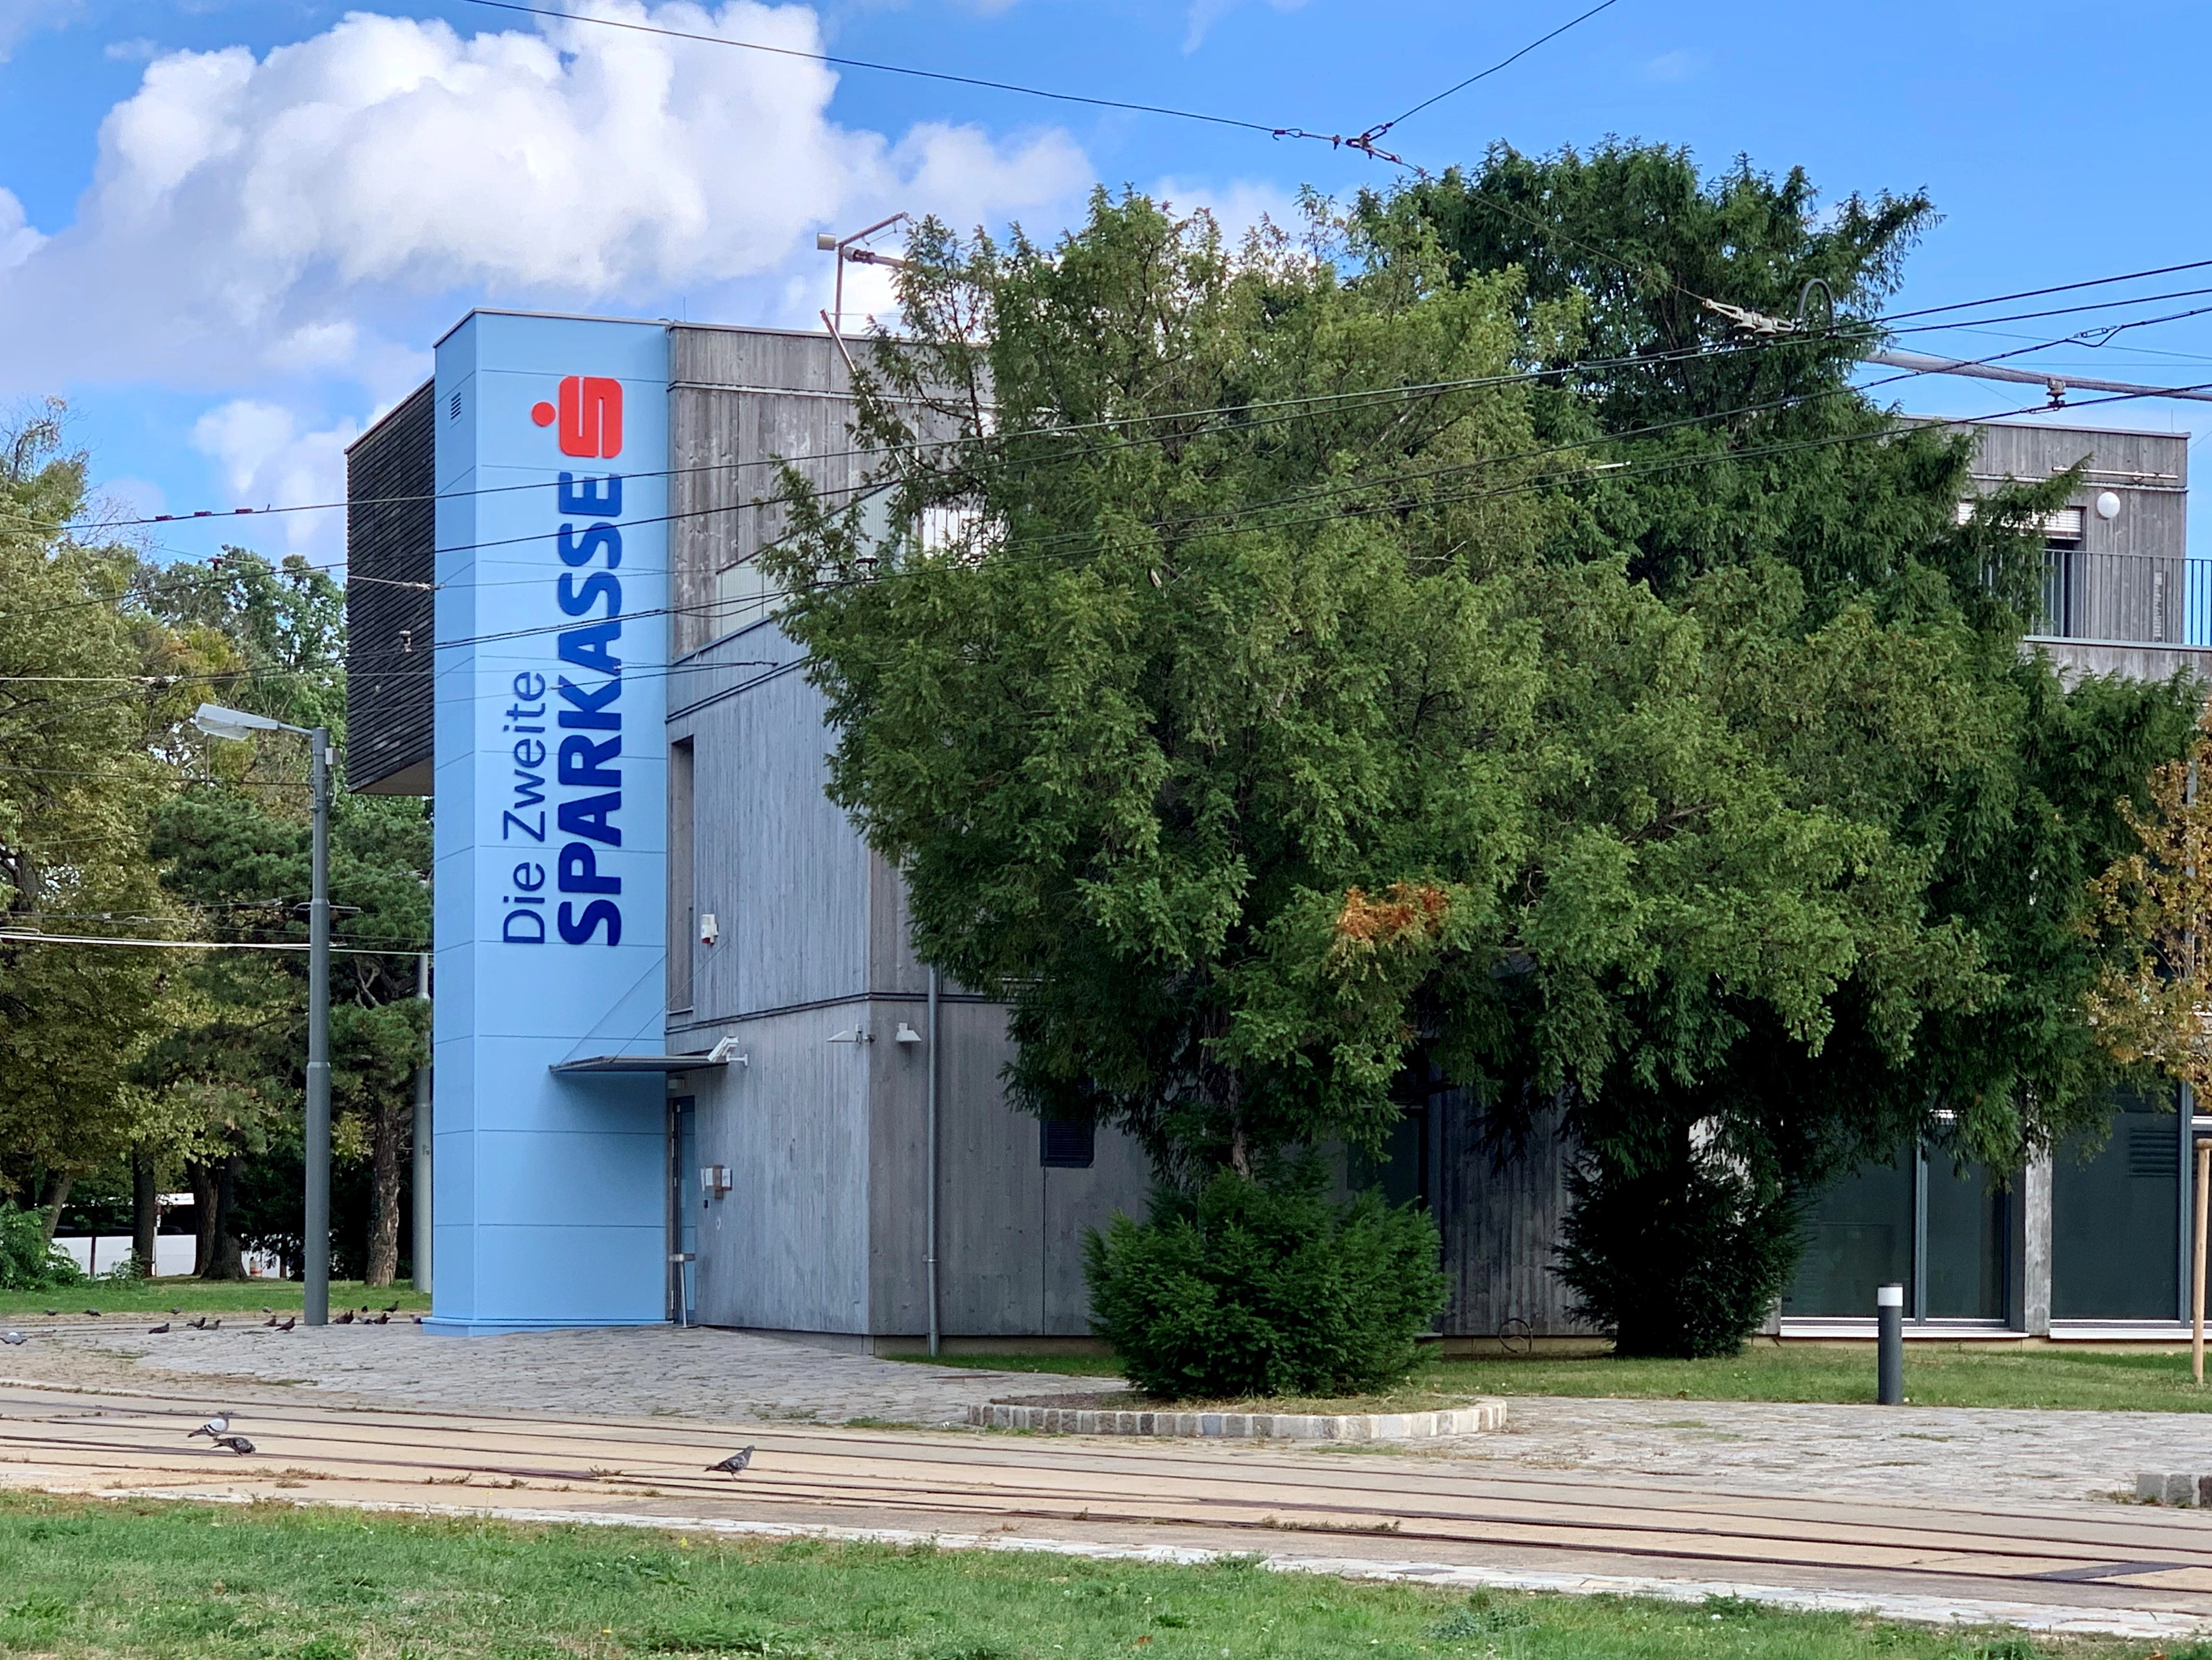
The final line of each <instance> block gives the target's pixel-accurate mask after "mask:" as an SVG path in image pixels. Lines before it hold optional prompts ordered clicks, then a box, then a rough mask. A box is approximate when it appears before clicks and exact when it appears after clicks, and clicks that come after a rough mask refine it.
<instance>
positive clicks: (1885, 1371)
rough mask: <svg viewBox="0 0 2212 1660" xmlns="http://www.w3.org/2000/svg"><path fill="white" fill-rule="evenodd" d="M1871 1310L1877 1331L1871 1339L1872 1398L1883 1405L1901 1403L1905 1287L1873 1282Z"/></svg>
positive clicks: (1891, 1405) (1903, 1367) (1902, 1397)
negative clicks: (1874, 1350) (1873, 1353)
mask: <svg viewBox="0 0 2212 1660" xmlns="http://www.w3.org/2000/svg"><path fill="white" fill-rule="evenodd" d="M1874 1307H1875V1316H1876V1320H1877V1324H1878V1329H1879V1332H1880V1335H1879V1336H1878V1337H1877V1339H1876V1341H1875V1347H1876V1349H1877V1353H1876V1354H1875V1397H1874V1398H1875V1400H1876V1401H1878V1402H1881V1404H1882V1405H1883V1406H1885V1407H1896V1406H1902V1405H1903V1404H1904V1403H1905V1287H1904V1286H1877V1287H1876V1288H1875V1294H1874Z"/></svg>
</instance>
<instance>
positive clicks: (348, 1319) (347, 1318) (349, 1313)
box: [331, 1309, 353, 1326]
mask: <svg viewBox="0 0 2212 1660" xmlns="http://www.w3.org/2000/svg"><path fill="white" fill-rule="evenodd" d="M331 1324H332V1325H334V1326H350V1325H351V1324H353V1310H351V1309H348V1310H346V1311H345V1312H344V1313H343V1314H341V1315H340V1316H338V1317H337V1319H335V1320H333V1321H331Z"/></svg>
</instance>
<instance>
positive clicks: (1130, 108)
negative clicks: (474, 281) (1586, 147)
mask: <svg viewBox="0 0 2212 1660" xmlns="http://www.w3.org/2000/svg"><path fill="white" fill-rule="evenodd" d="M468 3H469V4H471V5H472V6H483V7H487V8H489V9H491V10H494V11H512V12H520V13H521V14H522V15H525V16H528V17H545V18H550V19H552V20H554V21H556V22H562V23H589V24H591V25H592V26H593V27H599V28H610V29H622V30H625V31H627V32H628V33H632V34H656V35H660V36H663V37H665V38H666V39H668V40H690V41H695V42H697V43H699V44H701V45H703V46H730V47H734V48H736V49H737V50H738V51H740V52H763V53H765V54H767V55H768V56H769V57H772V58H799V59H801V60H803V61H805V62H806V63H810V64H831V65H833V66H835V67H836V68H838V69H854V70H871V71H872V72H874V73H876V74H878V75H903V76H911V77H912V78H914V79H915V80H921V81H939V82H947V83H949V84H951V85H953V86H960V87H976V88H981V89H983V90H984V91H987V92H1010V93H1013V94H1017V95H1018V96H1020V97H1024V98H1042V99H1046V100H1049V101H1051V102H1054V103H1058V104H1082V105H1085V106H1089V107H1090V108H1092V109H1105V110H1121V111H1123V112H1127V113H1130V114H1135V115H1158V116H1164V117H1167V118H1168V119H1171V120H1176V121H1197V122H1202V123H1204V124H1205V125H1208V126H1216V127H1234V128H1237V129H1238V130H1240V131H1245V132H1256V133H1260V134H1261V135H1263V136H1264V137H1269V138H1310V139H1312V140H1314V141H1316V143H1324V144H1328V145H1329V146H1330V147H1331V148H1333V149H1341V148H1350V149H1362V148H1364V147H1363V146H1362V145H1361V144H1359V143H1358V141H1357V139H1356V138H1352V137H1346V135H1345V134H1342V133H1334V132H1314V131H1309V130H1308V129H1306V128H1304V127H1301V126H1295V125H1291V126H1281V125H1275V124H1273V123H1271V122H1267V121H1248V120H1245V119H1243V118H1242V117H1239V116H1234V115H1216V114H1212V113H1210V112H1206V111H1203V110H1187V109H1177V108H1176V107H1174V106H1171V105H1167V104H1141V103H1138V102H1135V101H1134V100H1128V99H1121V98H1102V97H1097V96H1094V95H1092V94H1088V93H1079V92H1056V91H1053V90H1051V89H1049V88H1044V87H1030V86H1024V85H1022V84H1021V83H1020V82H1013V81H994V80H991V79H989V78H988V77H987V76H978V75H955V74H953V73H952V72H951V70H925V69H919V68H916V67H915V65H913V64H886V63H882V62H879V61H878V60H876V59H872V58H846V57H842V56H840V55H838V54H836V53H835V52H807V51H805V50H803V49H801V48H799V47H797V46H769V45H767V44H766V43H764V42H763V41H758V40H735V39H733V38H732V37H731V36H729V35H726V34H703V33H699V32H698V31H696V30H692V29H671V28H665V27H662V26H661V25H659V24H657V23H633V22H626V21H623V20H622V19H621V18H617V17H593V16H589V15H586V14H583V13H580V12H571V11H560V10H556V9H554V8H552V7H550V6H527V5H523V4H520V3H519V0H468ZM1608 3H1611V0H1608Z"/></svg>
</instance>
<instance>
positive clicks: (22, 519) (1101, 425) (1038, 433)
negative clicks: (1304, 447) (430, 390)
mask: <svg viewBox="0 0 2212 1660" xmlns="http://www.w3.org/2000/svg"><path fill="white" fill-rule="evenodd" d="M2208 266H2212V260H2200V261H2194V262H2191V263H2190V264H2186V265H2169V266H2160V267H2158V268H2155V269H2154V270H2149V271H2129V272H2122V273H2120V274H2118V275H2116V276H2112V277H2095V278H2090V279H2087V280H2086V281H2084V282H2081V283H2063V284H2059V285H2057V287H2054V288H2051V289H2027V290H2023V291H2021V292H2019V293H2015V294H2009V295H1994V296H1992V297H1990V298H1989V299H1987V300H1970V301H1956V302H1954V304H1952V305H1949V306H1942V307H1926V308H1923V309H1922V310H1919V311H1911V312H1894V313H1881V314H1879V315H1876V316H1874V317H1869V318H1865V319H1853V320H1852V321H1851V322H1850V325H1848V330H1849V331H1851V332H1856V331H1859V330H1874V329H1882V328H1884V326H1885V325H1888V324H1890V323H1893V322H1902V321H1905V319H1911V318H1916V317H1924V316H1929V315H1933V314H1935V313H1939V312H1945V311H1957V310H1965V309H1970V308H1976V309H1978V308H1980V307H1987V306H1992V305H1999V304H2004V303H2008V302H2009V301H2014V300H2021V299H2032V298H2035V297H2038V296H2039V295H2045V294H2055V293H2061V292H2065V291H2068V290H2071V289H2082V288H2089V287H2095V286H2098V285H2100V284H2107V283H2124V282H2133V281H2137V280H2140V279H2142V278H2143V277H2154V276H2165V275H2168V274H2171V273H2172V272H2174V271H2189V270H2196V269H2202V268H2204V267H2208ZM2202 295H2212V287H2205V288H2194V289H2169V290H2166V291H2164V292H2161V293H2158V294H2148V295H2135V296H2133V297H2131V298H2129V299H2124V300H2112V301H2092V302H2088V303H2086V304H2083V305H2081V306H2068V307H2049V308H2045V309H2043V310H2039V311H2031V312H2016V313H2006V314H2003V315H2001V316H1995V317H1976V318H1968V319H1960V320H1959V321H1956V322H1951V323H1918V324H1914V325H1911V326H1910V327H1906V328H1902V329H1894V330H1887V332H1891V333H1896V334H1918V333H1930V332H1937V331H1950V330H1954V329H1955V330H1966V329H1972V328H1976V327H1979V326H1982V325H1986V324H1991V323H2003V322H2022V321H2030V320H2035V319H2043V318H2049V317H2062V316H2070V315H2076V314H2079V313H2084V312H2092V311H2109V310H2112V309H2115V308H2116V307H2122V306H2130V305H2150V304H2154V303H2155V302H2157V301H2162V300H2179V299H2190V298H2195V297H2198V296H2202ZM2198 314H2201V313H2199V312H2197V311H2191V312H2183V313H2172V314H2170V315H2167V316H2164V317H2157V318H2146V319H2136V320H2135V321H2132V322H2130V323H2129V324H2128V325H2125V326H2127V327H2130V328H2132V327H2148V326H2151V325H2154V324H2160V323H2167V322H2174V321H2179V320H2182V319H2185V318H2187V317H2190V316H2195V315H2198ZM2084 332H2087V331H2084ZM1845 335H1846V330H1845V328H1844V327H1841V326H1839V327H1838V329H1836V330H1832V331H1823V332H1820V333H1814V332H1789V333H1783V334H1776V335H1768V336H1763V337H1759V338H1758V339H1753V340H1745V341H1737V342H1730V343H1729V344H1724V345H1721V346H1708V345H1699V346H1684V347H1680V348H1677V349H1675V350H1672V351H1667V352H1654V353H1649V354H1631V355H1627V356H1611V357H1593V358H1579V359H1576V360H1574V361H1572V362H1566V363H1559V364H1553V365H1549V366H1547V367H1545V368H1535V369H1523V370H1516V371H1514V372H1512V373H1510V374H1494V375H1475V376H1468V377H1463V378H1460V379H1455V380H1434V381H1413V382H1407V383H1403V384H1401V385H1398V386H1375V387H1365V388H1360V389H1356V390H1352V391H1347V392H1314V393H1308V394H1304V395H1303V396H1300V397H1297V398H1262V399H1255V400H1249V401H1247V402H1244V403H1241V404H1212V405H1201V406H1192V407H1188V408H1182V409H1172V410H1152V411H1146V412H1139V413H1133V414H1130V415H1122V416H1109V417H1101V418H1099V419H1097V420H1094V421H1085V422H1075V423H1068V424H1067V425H1065V426H1051V427H1030V428H1023V429H1017V430H1015V431H1012V432H1006V433H995V434H990V435H972V436H961V437H954V438H946V439H942V440H932V441H926V442H925V443H924V444H922V445H921V446H918V447H931V448H949V447H964V446H972V445H981V444H986V443H995V444H1003V443H1006V442H1009V441H1017V440H1025V439H1052V438H1059V437H1064V436H1068V435H1078V434H1082V433H1090V432H1111V431H1115V430H1117V429H1127V428H1129V427H1133V426H1141V425H1146V424H1157V423H1167V422H1171V421H1182V420H1193V419H1196V418H1199V417H1206V416H1242V415H1245V414H1247V413H1249V411H1252V410H1279V411H1284V412H1283V413H1279V414H1274V415H1270V416H1267V417H1263V418H1262V419H1261V420H1253V421H1246V422H1244V423H1242V425H1243V427H1244V428H1247V429H1249V428H1250V427H1253V426H1256V425H1261V424H1273V423H1278V422H1281V421H1286V420H1295V419H1297V418H1298V412H1300V411H1303V410H1310V409H1313V408H1316V407H1317V406H1321V405H1334V406H1335V407H1336V408H1337V409H1338V410H1340V411H1342V410H1351V411H1353V412H1356V411H1358V410H1361V409H1364V408H1367V407H1370V406H1373V405H1376V404H1387V403H1389V402H1393V401H1398V400H1404V399H1412V398H1423V397H1438V396H1443V395H1444V394H1447V393H1450V392H1475V391H1485V390H1489V389H1492V388H1498V387H1504V386H1516V385H1533V384H1536V383H1540V382H1541V381H1544V380H1557V379H1559V378H1561V377H1563V376H1568V375H1573V374H1589V373H1593V372H1595V371H1599V370H1605V369H1634V368H1666V367H1668V366H1670V365H1674V364H1679V363H1682V362H1693V361H1696V360H1699V359H1720V358H1730V357H1741V356H1749V355H1751V354H1753V353H1755V352H1760V351H1765V350H1771V349H1773V348H1776V347H1778V346H1781V345H1784V344H1804V343H1806V342H1807V341H1811V340H1819V339H1823V338H1838V337H1845ZM2079 340H2080V337H2079V336H2078V335H2069V336H2063V337H2058V338H2057V339H2054V340H2052V341H2050V342H2048V343H2046V349H2048V348H2056V347H2059V346H2063V345H2068V344H2077V343H2079ZM2005 355H2006V356H2015V355H2017V354H2005ZM1127 441H1129V442H1139V443H1153V442H1164V441H1166V440H1165V438H1164V437H1162V436H1145V435H1140V436H1136V437H1133V438H1130V439H1128V440H1127ZM1105 448H1106V447H1105V446H1100V447H1097V449H1094V450H1092V451H1087V452H1084V453H1103V450H1104V449H1105ZM883 453H886V452H884V451H883V450H882V449H879V448H858V447H855V448H850V449H844V450H828V451H823V452H821V453H818V454H816V455H811V456H807V457H805V458H801V459H805V460H809V461H825V460H842V459H852V458H854V457H860V456H870V455H879V454H883ZM1060 459H1065V456H1064V455H1053V456H1046V457H1040V458H1037V459H1036V460H1035V461H1032V462H1029V463H1025V465H1040V464H1042V463H1046V462H1051V461H1057V460H1060ZM776 465H782V459H781V458H774V457H765V458H762V459H757V460H750V461H725V462H708V463H701V464H697V465H690V466H683V467H665V468H656V469H652V470H648V471H639V472H630V473H624V474H623V477H624V478H626V479H627V478H678V477H687V476H690V475H693V474H698V473H721V472H728V471H736V470H739V469H744V468H761V467H769V466H776ZM551 488H552V484H551V483H550V481H547V480H544V479H537V480H532V481H531V482H529V483H517V484H487V485H479V486H474V487H471V489H461V490H441V491H432V492H424V493H416V494H410V495H402V496H364V497H362V498H361V499H360V500H359V501H352V500H332V501H325V502H288V503H285V504H283V505H281V506H274V507H262V508H228V509H222V510H212V509H203V510H201V511H199V512H197V513H191V514H150V515H141V516H138V517H135V518H129V519H102V520H40V519H34V518H32V517H30V516H29V515H26V514H11V515H9V516H11V517H13V518H14V519H15V522H16V523H18V524H22V525H27V526H33V527H35V528H38V529H43V530H51V531H57V532H71V533H76V532H93V533H107V532H115V531H119V530H130V529H140V528H143V527H146V526H153V525H169V524H173V525H187V524H195V523H197V524H208V523H213V522H215V521H216V520H227V519H233V518H242V517H246V516H252V517H256V518H268V517H273V516H276V515H277V514H294V513H324V512H337V511H338V510H340V509H343V508H356V507H388V506H401V505H407V504H411V503H415V502H443V501H461V500H468V499H473V498H477V497H482V496H500V495H507V494H513V493H515V492H519V491H528V490H543V489H551ZM753 505H755V504H752V503H738V504H732V506H734V507H738V508H744V507H750V506H753ZM485 545H491V544H455V548H456V549H462V548H466V547H476V546H485ZM343 568H344V567H343V564H329V565H309V566H307V569H310V570H318V571H325V572H327V571H332V570H339V569H343ZM277 574H278V575H282V574H283V573H282V571H281V569H280V570H279V571H278V572H277ZM358 580H361V581H386V582H388V583H389V585H390V586H393V587H417V586H421V585H418V584H414V583H405V582H400V581H393V580H392V579H380V578H375V577H363V578H360V579H358ZM82 603H86V604H102V603H106V602H105V601H85V602H82ZM0 615H5V613H0Z"/></svg>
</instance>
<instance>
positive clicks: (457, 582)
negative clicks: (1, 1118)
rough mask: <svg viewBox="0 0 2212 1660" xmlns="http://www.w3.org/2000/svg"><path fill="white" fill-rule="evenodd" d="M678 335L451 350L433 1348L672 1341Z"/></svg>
mask: <svg viewBox="0 0 2212 1660" xmlns="http://www.w3.org/2000/svg"><path fill="white" fill-rule="evenodd" d="M667 394H668V337H667V331H665V329H664V328H663V327H661V326H660V325H657V324H651V323H618V322H602V321H597V320H592V319H580V318H556V317H537V316H519V315H512V314H507V313H497V312H476V313H471V315H470V316H469V317H468V318H467V319H465V321H464V322H463V323H462V324H461V325H459V327H458V328H456V329H455V330H454V331H453V332H452V333H451V334H449V335H447V337H445V339H443V340H441V342H440V343H439V344H438V351H437V379H436V395H437V407H436V422H437V437H436V460H437V489H438V504H437V548H438V552H437V582H438V591H437V639H438V648H437V672H436V689H437V690H436V699H435V703H436V722H437V729H436V757H437V763H436V764H437V773H436V809H435V810H436V824H437V877H436V899H435V935H436V940H435V943H436V949H437V976H438V978H437V987H438V996H437V1001H436V1006H435V1017H434V1018H435V1023H436V1025H435V1033H434V1037H433V1041H434V1044H435V1061H436V1070H435V1074H434V1076H435V1088H436V1100H435V1110H434V1115H433V1122H434V1123H435V1144H436V1160H435V1169H436V1193H435V1207H434V1210H435V1225H436V1253H437V1264H438V1272H437V1282H436V1283H437V1289H436V1292H435V1313H434V1315H433V1316H432V1317H431V1319H430V1321H429V1324H430V1325H431V1326H433V1327H435V1328H437V1329H442V1330H447V1331H462V1332H480V1331H502V1330H513V1329H521V1328H529V1327H539V1326H605V1325H619V1324H634V1323H649V1322H658V1321H659V1320H660V1319H662V1318H663V1317H664V1315H665V1308H664V1301H663V1298H664V1285H665V1260H666V1249H667V1247H666V1212H665V1198H664V1195H663V1190H662V1184H663V1182H664V1179H665V1177H664V1171H665V1145H666V1143H665V1118H664V1106H663V1101H662V1085H661V1080H660V1079H659V1076H658V1075H657V1074H653V1073H644V1074H609V1075H599V1076H592V1075H586V1076H581V1077H578V1076H573V1075H571V1076H562V1075H557V1074H556V1073H554V1072H552V1071H551V1070H550V1069H551V1068H552V1067H556V1066H557V1065H560V1064H561V1063H562V1062H564V1061H575V1060H579V1059H581V1058H584V1057H586V1056H590V1055H637V1054H653V1053H658V1052H659V1050H660V1049H661V1048H662V1046H663V1037H662V1034H663V1028H664V1023H665V1009H664V1007H663V1004H664V1000H665V969H664V964H665V958H666V952H667V940H666V938H665V927H666V920H665V919H666V905H665V893H666V853H667V845H668V843H667V824H666V818H667V814H666V802H667V777H666V769H667V751H666V745H665V714H666V687H667V669H668V640H669V634H670V630H669V626H668V611H667V608H668V603H669V601H668V524H667V513H668V508H667V498H668V480H667V468H668V459H667V453H668V395H667Z"/></svg>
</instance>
